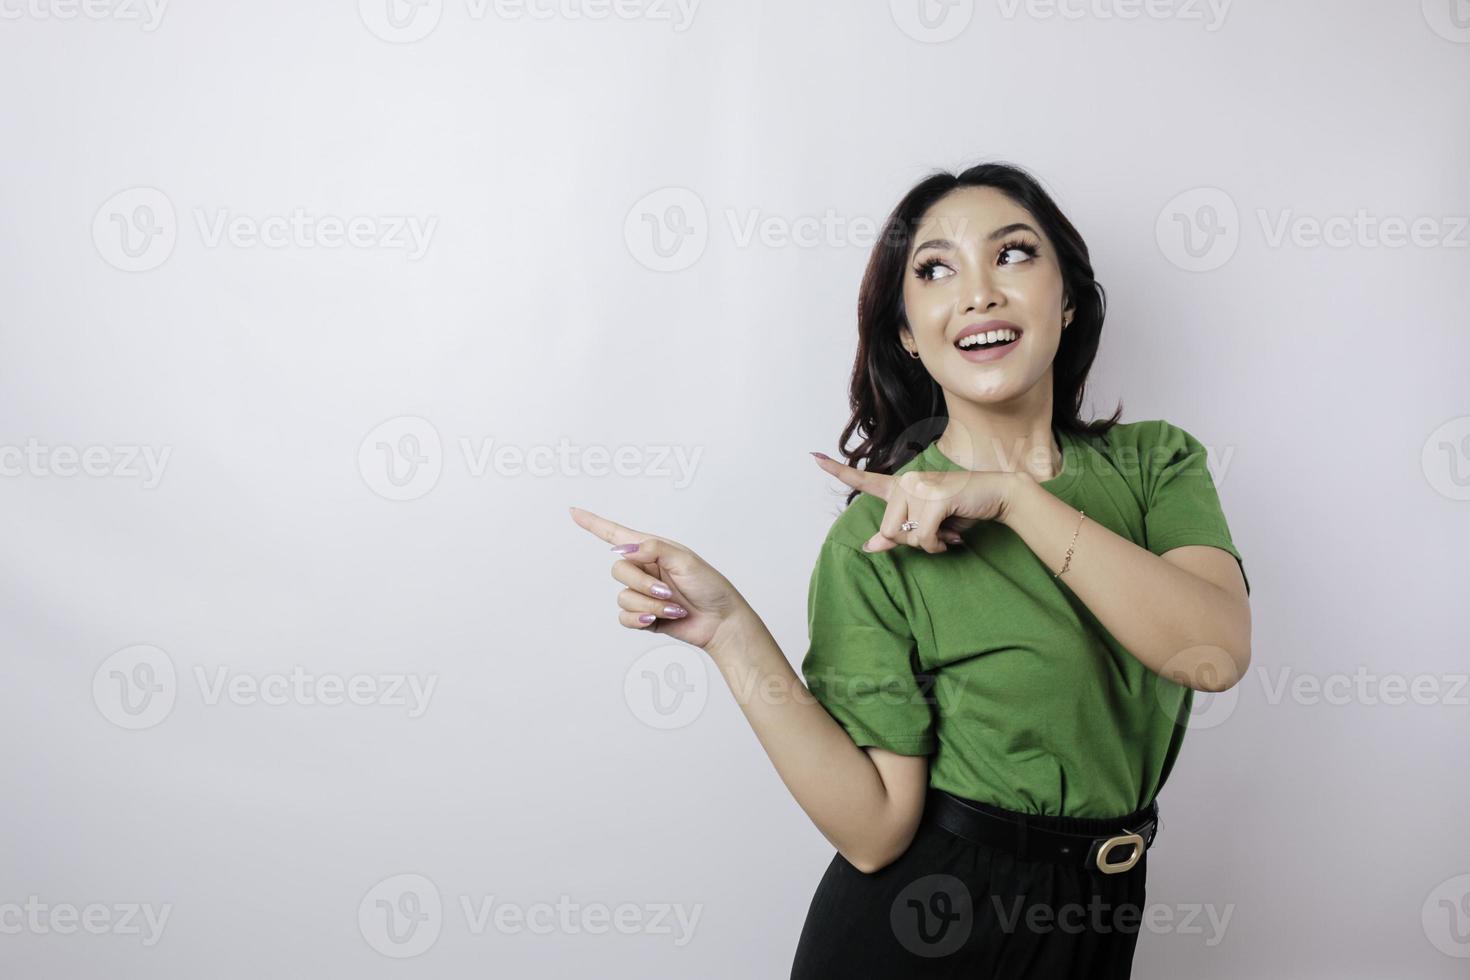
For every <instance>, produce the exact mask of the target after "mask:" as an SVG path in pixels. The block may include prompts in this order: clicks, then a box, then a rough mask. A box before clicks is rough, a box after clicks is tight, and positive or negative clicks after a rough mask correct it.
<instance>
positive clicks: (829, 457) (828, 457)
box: [807, 450, 832, 460]
mask: <svg viewBox="0 0 1470 980" xmlns="http://www.w3.org/2000/svg"><path fill="white" fill-rule="evenodd" d="M807 451H808V452H811V450H807ZM812 455H813V456H815V457H817V459H829V460H830V459H831V458H832V457H831V456H828V455H827V454H826V453H812Z"/></svg>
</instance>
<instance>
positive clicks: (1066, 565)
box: [1052, 510, 1087, 578]
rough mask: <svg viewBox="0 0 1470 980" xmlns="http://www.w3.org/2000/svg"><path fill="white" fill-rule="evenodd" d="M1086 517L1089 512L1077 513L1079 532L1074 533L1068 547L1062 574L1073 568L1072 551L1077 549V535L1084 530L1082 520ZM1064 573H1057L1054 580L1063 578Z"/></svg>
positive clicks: (1080, 511) (1053, 576)
mask: <svg viewBox="0 0 1470 980" xmlns="http://www.w3.org/2000/svg"><path fill="white" fill-rule="evenodd" d="M1086 516H1087V511H1085V510H1079V511H1078V512H1077V530H1076V531H1073V532H1072V543H1071V544H1070V545H1068V546H1067V559H1066V561H1064V562H1062V572H1065V571H1066V570H1067V569H1068V568H1070V567H1071V566H1072V549H1073V548H1075V547H1077V533H1078V531H1081V530H1082V520H1083V518H1085V517H1086ZM1062 572H1056V573H1055V574H1053V575H1052V578H1061V577H1062Z"/></svg>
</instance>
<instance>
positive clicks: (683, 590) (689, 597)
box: [570, 507, 750, 651]
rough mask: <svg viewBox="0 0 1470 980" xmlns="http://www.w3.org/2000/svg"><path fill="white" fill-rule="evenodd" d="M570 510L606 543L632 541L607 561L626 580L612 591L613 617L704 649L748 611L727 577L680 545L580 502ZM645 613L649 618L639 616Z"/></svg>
mask: <svg viewBox="0 0 1470 980" xmlns="http://www.w3.org/2000/svg"><path fill="white" fill-rule="evenodd" d="M570 510H571V513H572V520H574V521H576V522H577V523H578V524H579V525H581V526H582V527H584V528H586V529H587V530H588V531H590V532H591V533H593V534H595V535H597V536H598V537H599V538H601V539H602V540H604V541H606V542H608V543H609V544H612V545H630V544H636V545H638V548H637V550H636V551H632V552H630V553H628V554H626V555H625V556H623V557H622V558H620V559H618V560H617V561H615V562H613V566H612V577H613V578H615V579H617V580H618V581H619V582H622V583H623V584H624V585H626V586H627V588H626V589H624V590H623V591H622V592H620V593H618V597H617V600H618V606H619V607H620V611H619V612H618V622H620V623H622V624H623V625H624V626H626V627H628V628H629V629H636V630H648V631H650V632H653V633H664V634H667V635H669V636H672V637H673V638H674V639H676V640H682V641H683V642H685V643H688V644H691V645H692V646H697V647H699V648H700V649H702V650H706V651H708V650H710V648H711V646H713V645H715V644H716V643H717V641H719V640H720V639H721V638H723V637H726V636H728V635H730V634H731V633H732V632H733V631H735V630H736V629H738V624H739V620H740V619H741V618H742V617H744V616H745V615H747V614H748V613H750V606H749V605H748V604H747V603H746V601H745V597H744V596H742V595H741V594H740V592H739V590H738V589H736V588H735V586H734V585H732V584H730V580H729V579H727V578H725V576H723V575H721V574H720V573H719V572H718V571H716V570H715V568H714V566H712V565H710V564H709V563H708V562H706V561H705V560H704V559H703V558H700V557H699V556H698V555H696V554H695V553H694V552H693V551H691V550H690V549H688V548H686V547H684V545H682V544H679V543H678V542H677V541H672V540H670V539H668V538H661V537H659V536H657V535H654V534H647V533H645V532H642V531H634V530H633V529H631V528H627V527H624V526H623V525H621V524H617V523H614V522H613V521H609V520H607V519H606V518H603V517H599V516H597V515H596V514H594V513H592V512H591V511H587V510H583V509H581V508H580V507H572V508H570ZM660 587H662V590H660ZM671 604H672V605H675V606H679V607H682V608H683V609H684V610H686V614H685V615H682V616H677V615H676V616H670V615H669V614H668V612H667V611H666V609H665V607H666V606H669V605H671ZM645 614H652V615H653V616H654V617H655V618H654V619H653V621H652V622H650V623H641V622H639V621H638V617H639V616H640V615H645Z"/></svg>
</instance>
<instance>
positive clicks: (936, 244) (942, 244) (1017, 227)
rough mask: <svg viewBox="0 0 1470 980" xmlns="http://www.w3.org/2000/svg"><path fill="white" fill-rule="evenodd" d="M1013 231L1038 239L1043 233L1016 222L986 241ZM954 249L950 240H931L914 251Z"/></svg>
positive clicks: (991, 235)
mask: <svg viewBox="0 0 1470 980" xmlns="http://www.w3.org/2000/svg"><path fill="white" fill-rule="evenodd" d="M1013 231H1029V232H1031V234H1033V235H1035V236H1036V237H1037V238H1040V237H1041V233H1040V232H1038V231H1037V230H1036V229H1035V228H1032V227H1031V226H1030V225H1028V224H1027V223H1026V222H1024V221H1015V222H1012V223H1011V224H1008V225H1004V226H1002V227H1000V228H997V229H995V231H992V232H991V233H990V234H988V235H986V236H985V240H986V241H987V242H993V241H995V240H996V239H997V238H1004V237H1006V236H1007V235H1009V234H1010V233H1011V232H1013ZM954 247H955V244H954V242H952V241H950V240H949V239H948V238H931V239H929V240H928V241H926V242H923V243H922V244H920V245H919V247H918V248H916V249H914V252H916V253H917V252H922V251H923V250H924V249H926V248H954Z"/></svg>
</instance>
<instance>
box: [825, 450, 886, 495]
mask: <svg viewBox="0 0 1470 980" xmlns="http://www.w3.org/2000/svg"><path fill="white" fill-rule="evenodd" d="M812 457H813V458H814V459H815V460H816V461H817V465H818V466H820V467H821V468H822V469H824V470H826V471H827V472H828V473H831V474H832V475H833V476H835V477H837V479H839V480H841V481H842V482H843V483H846V484H847V485H848V486H850V487H852V488H853V489H855V490H861V491H862V492H863V493H870V494H872V495H873V496H875V497H877V498H879V499H880V500H887V499H888V488H889V487H891V486H892V485H893V477H892V476H890V475H888V474H887V473H869V472H868V471H867V470H860V469H858V468H857V467H855V466H848V465H847V464H846V463H839V462H837V460H835V459H833V458H832V457H830V456H818V455H817V454H816V453H812Z"/></svg>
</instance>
